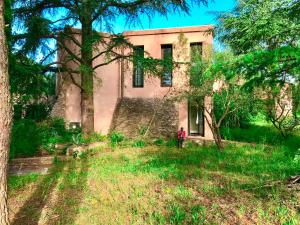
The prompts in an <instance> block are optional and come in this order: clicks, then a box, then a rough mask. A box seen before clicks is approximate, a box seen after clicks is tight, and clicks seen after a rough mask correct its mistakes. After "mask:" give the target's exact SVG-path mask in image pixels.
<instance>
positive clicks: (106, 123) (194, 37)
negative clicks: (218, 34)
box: [52, 25, 213, 139]
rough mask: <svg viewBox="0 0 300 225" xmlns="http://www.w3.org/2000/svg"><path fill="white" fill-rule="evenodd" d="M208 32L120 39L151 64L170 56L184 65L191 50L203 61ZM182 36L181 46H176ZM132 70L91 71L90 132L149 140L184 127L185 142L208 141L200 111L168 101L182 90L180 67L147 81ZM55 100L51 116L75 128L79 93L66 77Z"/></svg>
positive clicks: (117, 65) (146, 33)
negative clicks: (198, 52)
mask: <svg viewBox="0 0 300 225" xmlns="http://www.w3.org/2000/svg"><path fill="white" fill-rule="evenodd" d="M211 29H212V26H210V25H207V26H192V27H182V28H168V29H153V30H143V31H130V32H125V33H124V36H125V37H126V38H127V40H128V41H129V42H130V43H132V44H133V45H134V46H136V48H135V49H140V50H144V51H145V52H147V53H148V54H149V55H150V56H151V57H153V58H162V57H165V56H166V55H171V56H172V58H173V60H174V61H182V60H184V59H190V56H191V52H192V51H195V50H196V49H200V50H201V54H202V55H203V57H208V56H207V55H206V52H209V51H211V49H212V44H213V37H212V34H209V33H207V31H208V30H211ZM182 34H183V35H184V37H185V38H186V40H187V41H186V42H185V43H184V46H179V36H180V35H182ZM181 45H182V44H181ZM99 48H101V46H99ZM183 49H185V50H186V51H182V50H183ZM97 60H99V62H101V60H105V59H103V58H98V59H97ZM99 62H96V63H99ZM125 64H126V65H125ZM133 64H134V63H124V61H121V60H119V61H115V62H113V63H110V64H108V65H106V66H102V67H99V68H97V69H96V73H95V74H96V75H95V77H94V88H93V89H94V90H93V97H94V129H95V131H96V132H100V133H102V134H108V133H109V132H110V131H112V130H118V131H121V132H123V133H124V134H125V135H130V136H135V135H139V134H140V133H143V132H149V134H151V135H152V136H173V135H174V134H175V133H176V131H177V130H178V129H179V128H180V127H184V129H185V130H186V131H187V133H188V135H189V136H196V137H204V138H206V139H212V133H211V131H210V128H209V126H208V124H207V122H206V121H205V119H204V114H203V113H204V112H203V111H201V109H200V108H201V107H196V106H193V105H191V104H189V103H188V102H187V101H185V100H184V101H181V102H178V101H171V100H170V99H171V97H172V96H173V94H174V93H175V92H176V91H178V90H180V89H182V88H183V87H184V86H186V85H187V84H188V80H187V77H186V69H185V68H184V66H183V67H182V68H177V69H174V70H173V71H169V72H166V73H164V74H163V75H162V76H161V77H153V76H148V75H147V74H144V71H143V69H142V68H139V65H133ZM70 66H72V65H70ZM62 80H63V82H62ZM99 80H100V81H101V82H99ZM57 95H58V99H57V102H56V104H55V106H54V108H53V111H52V116H60V117H63V118H64V119H65V121H66V122H67V123H69V124H80V122H81V109H80V107H81V106H80V99H81V95H80V89H79V88H78V87H77V86H76V85H75V84H74V83H72V82H71V81H70V79H69V80H68V78H67V76H66V74H63V73H61V74H58V76H57ZM207 101H209V100H207Z"/></svg>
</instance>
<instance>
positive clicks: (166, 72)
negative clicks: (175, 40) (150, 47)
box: [161, 45, 173, 87]
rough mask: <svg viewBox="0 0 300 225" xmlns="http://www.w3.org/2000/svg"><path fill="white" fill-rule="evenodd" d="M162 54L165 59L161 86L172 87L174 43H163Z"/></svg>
mask: <svg viewBox="0 0 300 225" xmlns="http://www.w3.org/2000/svg"><path fill="white" fill-rule="evenodd" d="M161 56H162V59H164V60H165V63H164V68H163V74H162V76H161V86H162V87H172V67H173V64H172V62H173V53H172V45H162V46H161Z"/></svg>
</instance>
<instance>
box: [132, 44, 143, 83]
mask: <svg viewBox="0 0 300 225" xmlns="http://www.w3.org/2000/svg"><path fill="white" fill-rule="evenodd" d="M133 57H134V58H133V87H144V69H143V66H142V62H141V59H142V58H144V46H136V47H134V49H133Z"/></svg>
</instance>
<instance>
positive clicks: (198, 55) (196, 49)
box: [190, 43, 202, 63]
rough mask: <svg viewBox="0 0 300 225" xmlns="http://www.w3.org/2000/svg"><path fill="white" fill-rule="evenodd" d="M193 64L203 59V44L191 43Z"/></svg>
mask: <svg viewBox="0 0 300 225" xmlns="http://www.w3.org/2000/svg"><path fill="white" fill-rule="evenodd" d="M190 52H191V63H194V62H197V61H199V60H201V59H202V43H191V45H190Z"/></svg>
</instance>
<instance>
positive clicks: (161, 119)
mask: <svg viewBox="0 0 300 225" xmlns="http://www.w3.org/2000/svg"><path fill="white" fill-rule="evenodd" d="M178 118H179V116H178V109H177V107H176V104H175V103H173V102H171V101H168V100H164V99H158V98H123V99H120V100H119V102H118V105H117V107H116V110H115V112H114V116H113V122H112V125H111V129H110V130H111V132H112V131H119V132H122V133H123V134H124V135H125V136H126V137H137V136H140V135H142V134H143V132H142V131H145V130H146V129H147V128H148V127H149V131H148V133H147V137H174V136H176V132H177V129H178V124H179V119H178Z"/></svg>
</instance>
